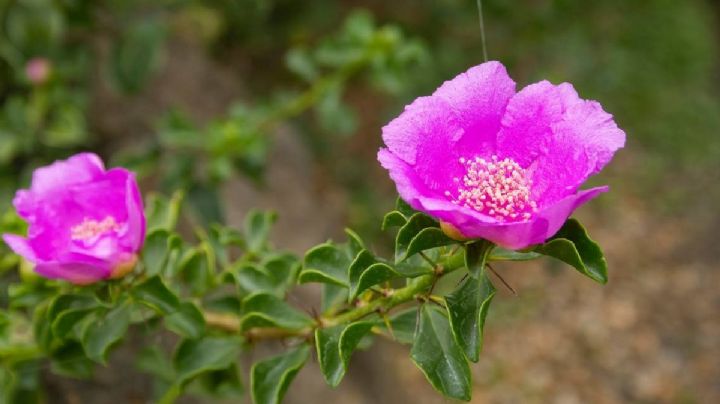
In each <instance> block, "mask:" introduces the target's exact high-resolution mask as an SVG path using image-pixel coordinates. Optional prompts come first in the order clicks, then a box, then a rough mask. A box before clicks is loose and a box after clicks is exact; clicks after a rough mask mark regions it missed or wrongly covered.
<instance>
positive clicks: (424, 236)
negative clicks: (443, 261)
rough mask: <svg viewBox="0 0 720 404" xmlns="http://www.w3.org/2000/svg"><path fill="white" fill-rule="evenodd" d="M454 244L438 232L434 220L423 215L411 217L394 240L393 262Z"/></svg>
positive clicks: (437, 226)
mask: <svg viewBox="0 0 720 404" xmlns="http://www.w3.org/2000/svg"><path fill="white" fill-rule="evenodd" d="M452 243H455V241H454V240H452V239H450V238H449V237H447V236H445V235H444V234H443V232H442V231H441V230H440V228H439V225H438V223H437V222H436V221H435V219H433V218H431V217H430V216H428V215H426V214H424V213H416V214H414V215H412V216H411V217H410V218H409V219H408V221H407V223H405V225H404V226H403V227H401V228H400V230H399V231H398V233H397V237H396V238H395V262H396V263H399V262H401V261H403V260H405V259H406V258H408V257H410V256H412V255H414V254H416V253H418V252H420V251H423V250H427V249H430V248H434V247H441V246H444V245H448V244H452Z"/></svg>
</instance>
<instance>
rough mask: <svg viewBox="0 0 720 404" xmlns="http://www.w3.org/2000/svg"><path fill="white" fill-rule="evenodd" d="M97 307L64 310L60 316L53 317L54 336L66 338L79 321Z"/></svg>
mask: <svg viewBox="0 0 720 404" xmlns="http://www.w3.org/2000/svg"><path fill="white" fill-rule="evenodd" d="M94 310H95V307H86V308H78V309H67V310H64V311H62V312H61V313H60V314H59V315H58V316H55V317H54V318H53V317H48V318H53V320H52V324H51V329H52V333H53V336H55V338H58V339H64V338H66V337H68V335H69V334H70V333H71V332H72V331H73V329H74V328H75V327H76V326H77V325H78V323H79V322H80V321H81V320H82V319H83V318H85V317H86V316H88V315H90V314H91V313H93V311H94Z"/></svg>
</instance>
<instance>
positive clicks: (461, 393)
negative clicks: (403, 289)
mask: <svg viewBox="0 0 720 404" xmlns="http://www.w3.org/2000/svg"><path fill="white" fill-rule="evenodd" d="M410 357H411V358H412V360H413V362H414V363H415V365H416V366H417V367H418V368H420V370H421V371H422V372H423V373H424V374H425V377H426V378H427V379H428V381H429V382H430V384H431V385H432V386H433V387H434V388H435V389H436V390H437V391H439V392H440V393H441V394H443V395H444V396H446V397H449V398H454V399H458V400H464V401H469V400H470V394H471V386H472V381H471V374H470V366H469V365H468V362H467V359H465V355H464V354H463V351H462V349H461V348H460V347H459V346H458V344H457V342H456V341H455V338H454V337H453V334H452V331H451V330H450V322H449V320H448V318H447V317H446V316H445V313H443V312H441V311H440V310H439V309H438V308H436V307H434V306H432V305H431V304H425V305H423V307H422V309H420V324H419V325H418V330H417V333H416V335H415V341H414V343H413V346H412V349H411V351H410Z"/></svg>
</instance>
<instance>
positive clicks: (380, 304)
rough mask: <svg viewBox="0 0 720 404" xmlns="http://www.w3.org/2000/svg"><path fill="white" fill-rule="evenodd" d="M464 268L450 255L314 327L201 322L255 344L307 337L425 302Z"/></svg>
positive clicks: (215, 319)
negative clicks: (247, 326) (385, 292)
mask: <svg viewBox="0 0 720 404" xmlns="http://www.w3.org/2000/svg"><path fill="white" fill-rule="evenodd" d="M463 266H464V256H463V254H458V255H454V256H451V257H450V258H449V259H448V260H447V261H446V262H445V263H444V266H443V267H442V270H441V271H435V272H433V273H432V274H428V275H423V276H420V277H418V278H415V279H413V280H412V281H411V282H410V283H409V285H408V286H406V287H404V288H401V289H397V290H395V291H394V292H393V293H392V294H390V295H389V296H384V297H380V298H378V299H375V300H372V301H370V302H367V304H365V305H363V306H360V307H356V308H354V309H351V310H348V311H345V312H343V313H340V314H338V315H333V316H329V317H320V318H319V319H318V321H317V324H316V325H314V326H312V327H306V328H302V329H298V330H288V329H284V328H277V327H258V328H251V329H249V330H245V331H242V332H241V331H240V319H239V318H237V317H236V316H233V315H230V314H221V313H214V312H205V313H204V314H205V322H206V323H207V324H208V325H209V326H211V327H214V328H217V329H220V330H223V331H226V332H230V333H241V334H242V335H243V336H244V337H245V338H246V339H247V340H249V341H257V340H263V339H284V338H291V337H297V338H310V337H311V336H312V335H313V334H314V333H315V330H316V329H318V328H326V327H333V326H336V325H339V324H347V323H352V322H353V321H357V320H360V319H361V318H363V317H366V316H368V315H370V314H373V313H375V312H377V311H382V312H384V313H387V312H389V311H390V310H391V309H392V308H394V307H396V306H399V305H401V304H403V303H406V302H409V301H412V300H415V299H417V298H419V297H422V298H423V299H428V298H429V294H430V291H431V288H432V287H433V286H434V285H435V283H436V282H437V280H438V279H439V278H440V277H442V276H445V275H447V274H449V273H450V272H452V271H454V270H456V269H459V268H461V267H463Z"/></svg>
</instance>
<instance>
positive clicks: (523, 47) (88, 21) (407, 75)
mask: <svg viewBox="0 0 720 404" xmlns="http://www.w3.org/2000/svg"><path fill="white" fill-rule="evenodd" d="M484 14H485V23H486V30H487V44H488V53H489V56H490V58H491V59H495V60H500V61H501V62H503V63H504V64H505V65H506V66H507V68H508V70H509V72H510V74H511V76H512V77H513V78H514V79H515V80H516V81H517V82H518V86H519V87H522V86H524V85H526V84H529V83H532V82H534V81H537V80H541V79H549V80H551V81H553V82H556V83H558V82H562V81H568V82H571V83H573V84H574V85H575V87H576V88H577V89H578V91H579V93H580V95H581V96H582V97H584V98H589V99H596V100H598V101H600V102H601V103H602V105H603V107H604V108H605V109H606V110H607V111H609V112H610V113H612V114H614V115H615V118H616V121H617V123H618V124H619V125H620V127H622V128H623V129H624V130H625V131H626V132H627V136H628V143H627V145H626V148H625V149H624V150H622V151H621V152H620V153H618V155H617V157H616V158H615V160H614V161H613V164H611V165H610V166H609V167H608V168H607V169H606V170H605V171H604V172H603V173H602V174H601V175H600V176H599V177H598V178H594V179H592V180H591V182H592V183H597V184H601V183H602V184H610V185H611V188H612V192H611V193H609V194H606V195H604V196H603V197H602V198H600V199H598V200H597V201H594V202H593V203H591V204H590V205H588V206H586V207H584V208H583V209H581V211H580V212H579V213H578V214H579V216H580V217H581V218H582V219H583V220H585V221H586V222H588V223H587V227H588V228H589V229H590V230H591V233H592V234H594V238H595V239H596V240H597V241H598V242H600V244H601V245H603V246H604V247H605V248H606V250H607V255H608V260H609V263H610V277H611V280H610V283H609V284H608V285H607V286H605V287H604V288H601V287H598V286H596V285H594V284H591V282H590V281H588V280H586V279H582V278H581V277H578V276H576V275H575V274H574V273H571V271H567V270H565V269H564V268H560V267H554V266H552V265H546V266H542V265H539V266H537V267H536V268H533V269H524V270H523V272H516V271H514V269H513V268H512V267H511V266H509V265H508V266H506V267H500V268H499V269H500V270H501V271H502V272H503V274H504V276H505V277H506V278H507V279H508V280H509V281H511V283H512V284H513V286H514V287H515V288H516V289H518V290H519V296H512V295H511V294H509V293H503V291H501V292H500V293H502V296H500V298H499V299H496V301H495V303H494V306H495V308H494V312H493V313H492V314H491V317H490V318H489V320H488V323H487V326H486V342H485V350H484V356H485V358H484V359H481V361H480V364H479V365H477V366H476V367H475V378H474V380H475V384H476V389H475V390H476V391H475V392H474V394H473V402H478V403H482V402H490V403H495V402H497V403H515V402H517V403H525V402H538V403H546V402H553V403H584V402H593V403H613V402H638V403H645V402H647V403H657V402H672V403H709V402H720V384H718V380H720V361H718V358H720V318H718V310H719V309H720V291H719V290H718V289H717V287H716V286H717V285H718V284H720V268H719V267H720V265H718V263H719V262H720V260H718V259H717V253H718V247H717V241H716V231H715V229H716V228H717V227H718V226H719V225H720V214H719V213H718V206H719V205H720V187H719V186H718V184H719V183H720V92H719V90H720V82H719V80H720V65H719V60H718V50H719V49H720V41H718V38H720V3H719V2H717V1H712V0H684V1H670V0H646V1H622V0H602V1H594V2H588V1H577V0H576V1H572V0H514V1H511V0H485V1H484ZM0 21H1V24H2V30H1V31H0V207H1V208H2V209H3V211H4V210H6V209H7V208H8V207H9V206H10V205H9V204H10V201H11V198H12V195H13V194H14V192H15V190H16V189H17V188H18V187H21V186H26V185H27V183H28V181H29V178H28V177H29V173H31V172H32V169H33V168H34V167H37V166H38V165H41V164H45V163H47V162H49V161H52V160H55V159H57V158H64V157H66V156H68V155H69V154H71V153H74V152H77V151H80V150H93V151H96V152H98V153H100V154H101V155H102V156H103V157H104V158H105V159H106V161H109V162H111V164H112V165H116V164H122V165H126V166H129V167H131V168H133V169H134V170H136V171H137V172H138V174H139V175H140V176H141V179H142V182H143V190H144V191H145V192H147V191H150V190H160V191H163V192H168V193H169V192H170V191H173V190H175V189H178V188H180V189H183V190H185V191H186V192H187V195H188V199H189V201H190V206H191V207H192V209H193V212H194V214H193V218H194V219H193V220H196V221H197V222H199V223H208V222H213V221H217V220H227V221H229V222H230V223H234V224H238V223H240V220H241V218H242V216H243V215H244V213H245V212H246V211H247V210H248V209H249V208H251V207H261V208H267V207H269V208H274V209H276V210H277V211H278V212H279V214H280V220H279V222H278V227H277V229H276V230H275V235H274V239H275V243H276V244H277V245H278V246H280V247H283V248H289V249H292V250H294V251H296V252H299V253H300V252H302V251H303V249H305V248H307V247H309V246H310V245H313V244H315V243H318V242H321V241H322V240H323V239H325V238H327V237H333V236H339V235H340V234H341V233H342V228H343V227H344V226H350V227H353V228H354V229H356V230H358V232H359V233H360V234H362V235H363V236H365V238H366V239H370V240H376V242H375V243H374V244H375V247H376V248H378V249H382V248H383V247H382V246H383V245H384V244H388V243H384V242H383V241H384V240H386V239H387V237H388V236H387V235H384V234H382V233H381V232H380V230H379V218H381V217H382V216H381V215H382V214H383V213H384V212H385V211H387V210H388V209H390V208H391V206H392V201H393V199H394V197H395V195H394V189H393V184H392V183H391V182H390V181H389V179H388V178H387V176H386V174H385V172H384V171H383V170H382V169H380V168H379V166H378V164H377V163H376V160H375V153H376V151H377V149H378V147H380V145H381V143H382V141H381V138H380V128H381V127H382V125H384V124H385V123H387V122H388V121H389V120H390V119H391V118H392V117H394V116H396V115H397V114H398V113H399V112H400V111H401V110H402V107H403V106H404V105H405V104H407V103H408V102H410V101H411V100H412V99H413V98H414V97H417V96H419V95H424V94H428V93H430V92H432V90H433V89H434V88H436V87H437V86H438V85H439V84H440V83H442V82H443V81H444V80H447V79H450V78H452V77H454V76H455V75H456V74H458V73H460V72H462V71H464V70H466V69H467V68H468V67H470V66H473V65H476V64H479V63H481V62H482V61H483V60H482V48H481V38H480V28H479V24H478V15H477V6H476V2H475V0H396V1H380V0H346V1H332V0H313V1H297V0H205V1H204V0H175V1H171V0H165V1H163V0H156V1H140V0H124V1H123V0H103V1H92V0H56V1H52V0H0ZM38 60H40V61H41V62H42V63H45V65H44V68H46V70H42V69H41V72H40V73H46V74H39V75H36V74H37V71H35V72H34V73H33V72H32V71H28V69H29V64H30V65H32V64H33V62H34V63H35V65H36V66H37V61H38ZM34 75H36V76H34ZM2 261H3V262H2V265H3V266H4V267H8V268H9V267H11V266H13V265H14V264H15V263H14V262H12V260H10V259H8V258H7V257H6V258H4V259H3V260H2ZM307 293H312V291H307ZM353 361H354V362H353V365H352V366H351V368H350V372H349V375H348V379H347V380H346V381H345V382H344V383H343V385H342V386H341V387H340V388H339V389H338V390H330V389H329V388H327V387H326V386H324V385H323V383H322V380H321V378H320V376H319V375H320V374H319V372H317V370H316V369H312V367H313V366H309V367H307V368H306V369H305V370H303V371H302V373H301V374H300V376H299V380H298V381H297V382H296V383H295V384H294V385H293V387H292V388H291V390H290V393H289V394H288V398H287V401H288V402H298V403H300V402H308V401H309V402H319V401H320V400H326V399H334V400H340V401H339V402H343V403H391V402H418V403H425V402H427V403H440V402H444V401H443V400H442V399H441V398H440V397H439V396H438V395H437V394H436V393H435V392H433V391H432V389H431V388H430V387H429V386H428V385H427V384H426V383H425V381H424V380H423V376H422V374H421V373H420V372H419V371H418V370H417V369H415V368H414V367H413V365H412V363H411V362H410V361H409V360H408V359H407V353H406V352H405V351H404V348H402V347H398V346H394V345H392V344H384V343H383V344H378V346H376V347H374V348H372V349H371V351H370V352H366V353H358V354H357V355H356V358H354V359H353ZM126 368H127V371H124V370H123V371H118V369H126ZM112 369H114V370H112ZM46 379H47V380H45V384H46V386H47V387H48V389H49V391H50V392H54V394H53V395H51V397H53V399H52V400H51V402H58V403H65V402H67V403H75V402H118V401H117V400H118V397H124V400H123V401H127V402H143V400H146V399H147V397H148V394H149V393H148V391H149V389H150V387H149V386H148V383H147V381H146V380H144V378H143V376H142V374H140V373H139V372H138V371H136V370H134V368H133V367H132V364H131V363H124V362H123V358H122V353H119V354H118V355H117V358H115V359H114V361H113V367H111V370H107V371H105V370H102V371H100V372H99V374H98V375H97V376H96V378H95V379H94V380H92V381H74V380H61V379H58V378H56V377H53V376H50V375H49V374H48V375H47V377H46ZM109 392H113V395H111V396H108V393H109ZM108 400H109V401H108ZM189 400H190V401H188V402H211V401H204V400H205V399H203V398H197V401H192V400H193V399H189Z"/></svg>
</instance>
